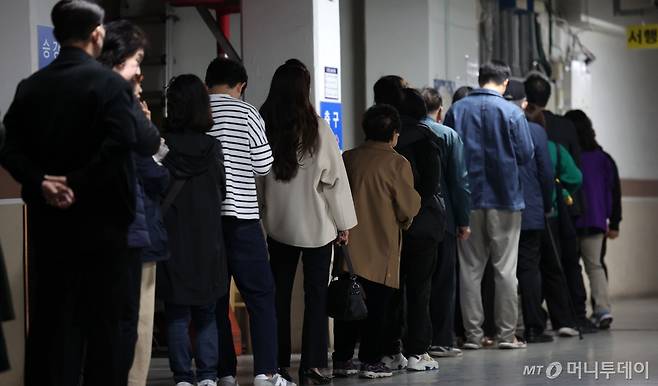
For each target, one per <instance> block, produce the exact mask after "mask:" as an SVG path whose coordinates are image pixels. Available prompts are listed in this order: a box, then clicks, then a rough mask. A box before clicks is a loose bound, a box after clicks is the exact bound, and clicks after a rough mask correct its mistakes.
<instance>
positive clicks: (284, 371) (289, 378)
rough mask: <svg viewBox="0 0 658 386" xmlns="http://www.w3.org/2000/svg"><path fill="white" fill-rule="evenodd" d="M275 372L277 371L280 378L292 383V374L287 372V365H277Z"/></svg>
mask: <svg viewBox="0 0 658 386" xmlns="http://www.w3.org/2000/svg"><path fill="white" fill-rule="evenodd" d="M277 373H279V375H280V376H281V378H283V379H285V380H286V381H288V382H290V383H294V382H293V380H292V376H291V375H290V373H289V372H288V368H287V367H279V369H278V370H277Z"/></svg>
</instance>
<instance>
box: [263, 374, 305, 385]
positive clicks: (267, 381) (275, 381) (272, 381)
mask: <svg viewBox="0 0 658 386" xmlns="http://www.w3.org/2000/svg"><path fill="white" fill-rule="evenodd" d="M254 386H297V385H296V384H294V383H292V382H288V381H286V379H285V378H283V377H282V376H281V375H279V374H274V375H273V376H272V378H268V377H266V376H265V375H258V376H256V378H254Z"/></svg>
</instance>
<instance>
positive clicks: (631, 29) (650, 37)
mask: <svg viewBox="0 0 658 386" xmlns="http://www.w3.org/2000/svg"><path fill="white" fill-rule="evenodd" d="M626 46H627V47H628V48H658V24H639V25H631V26H628V27H626Z"/></svg>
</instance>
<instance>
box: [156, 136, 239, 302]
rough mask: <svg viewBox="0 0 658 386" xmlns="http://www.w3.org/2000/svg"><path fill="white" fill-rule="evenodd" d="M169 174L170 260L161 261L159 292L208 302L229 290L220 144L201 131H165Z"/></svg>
mask: <svg viewBox="0 0 658 386" xmlns="http://www.w3.org/2000/svg"><path fill="white" fill-rule="evenodd" d="M165 139H166V142H167V145H168V146H169V149H170V150H169V153H168V154H167V157H166V158H165V159H164V165H165V166H166V167H167V169H169V172H170V175H171V185H170V189H169V191H168V192H167V194H166V196H165V199H164V200H165V201H170V199H171V197H173V193H172V191H173V192H174V193H175V192H176V190H175V187H176V185H177V184H180V183H181V182H183V185H182V188H180V190H179V191H178V193H177V194H175V198H174V199H173V201H171V202H172V204H171V206H169V207H168V208H166V207H165V208H164V209H163V210H164V212H163V216H164V222H165V227H166V229H167V234H168V237H169V260H166V261H163V262H160V263H159V266H158V269H157V276H158V277H157V295H158V297H159V298H161V299H163V300H164V301H166V302H171V303H174V304H180V305H207V304H210V303H212V302H214V301H216V300H217V299H218V298H219V297H221V296H223V295H224V294H225V293H226V291H227V290H228V274H227V267H226V252H225V249H224V239H223V236H222V222H221V213H220V210H221V204H222V201H223V198H224V195H225V177H224V165H223V159H224V157H223V155H222V150H221V145H220V144H219V142H218V141H217V140H216V139H214V138H212V137H210V136H208V135H206V134H202V133H198V132H193V131H186V132H183V133H175V134H173V133H172V134H167V135H165Z"/></svg>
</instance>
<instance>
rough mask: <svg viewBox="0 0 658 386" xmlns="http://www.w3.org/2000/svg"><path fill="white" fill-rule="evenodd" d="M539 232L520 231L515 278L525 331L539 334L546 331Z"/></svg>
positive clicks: (540, 237)
mask: <svg viewBox="0 0 658 386" xmlns="http://www.w3.org/2000/svg"><path fill="white" fill-rule="evenodd" d="M542 233H543V231H541V230H522V231H521V238H520V240H519V261H518V263H517V266H516V277H517V279H518V280H519V291H520V292H521V310H522V312H523V323H524V326H525V329H526V331H529V330H533V331H534V332H537V333H541V332H543V331H544V330H545V329H546V317H545V312H544V310H543V308H542V306H541V304H542V280H541V271H540V269H539V267H540V261H541V254H540V248H541V239H542Z"/></svg>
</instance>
